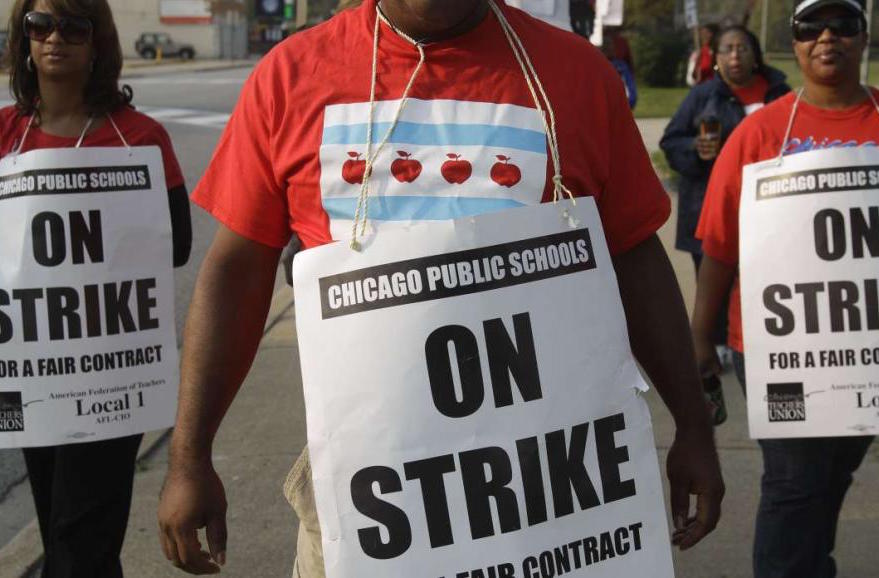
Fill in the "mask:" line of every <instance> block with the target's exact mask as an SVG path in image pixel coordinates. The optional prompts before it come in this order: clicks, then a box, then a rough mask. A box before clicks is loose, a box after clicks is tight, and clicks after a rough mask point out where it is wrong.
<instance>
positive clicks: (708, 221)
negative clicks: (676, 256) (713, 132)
mask: <svg viewBox="0 0 879 578" xmlns="http://www.w3.org/2000/svg"><path fill="white" fill-rule="evenodd" d="M865 12H866V11H865V2H864V0H819V1H815V0H800V1H799V2H797V3H796V4H795V7H794V15H793V16H794V18H793V20H792V23H793V36H794V53H795V55H796V57H797V62H798V63H799V66H800V68H801V69H802V71H803V80H804V85H805V86H804V89H803V91H802V92H801V93H800V95H799V96H797V95H795V94H789V95H787V96H785V97H783V98H780V99H779V100H777V101H775V102H773V103H771V104H769V105H767V106H766V107H764V108H763V109H761V110H759V111H757V112H755V113H754V114H752V115H751V116H749V117H748V118H747V119H745V120H744V121H743V122H742V124H740V125H739V127H738V128H737V129H736V131H735V132H734V133H733V134H732V136H731V137H730V139H729V140H728V141H727V142H726V144H725V145H724V147H723V150H722V151H721V153H720V156H719V157H718V158H717V161H716V162H715V165H714V170H713V172H712V174H711V179H710V181H709V183H708V189H707V191H706V194H705V204H704V207H703V209H702V216H701V218H700V221H699V226H698V229H697V231H696V236H697V237H698V238H700V239H701V240H702V252H703V255H704V256H703V260H702V266H701V268H700V270H699V283H698V288H697V292H696V305H695V311H694V315H693V322H692V324H693V338H694V343H695V346H696V355H697V360H698V362H699V366H700V369H701V370H702V372H703V375H704V374H711V373H717V372H718V371H719V369H720V368H719V364H718V361H717V357H716V355H715V352H714V348H713V346H712V343H711V338H710V335H711V328H712V325H713V320H714V319H715V317H716V315H717V313H718V311H719V310H720V308H721V303H722V301H723V298H724V295H726V293H727V291H729V290H730V287H732V293H731V296H730V304H729V345H730V347H731V348H732V349H733V350H734V354H733V362H734V365H735V368H736V374H737V375H738V377H739V380H740V381H741V382H742V383H743V384H744V380H745V375H744V374H745V371H744V369H745V356H744V353H743V352H744V342H743V335H742V316H741V313H742V310H741V297H740V292H739V280H738V264H739V203H740V199H741V196H742V169H743V167H744V166H745V165H749V164H753V163H757V162H760V161H765V160H768V159H771V158H776V157H778V156H779V155H792V154H797V153H800V152H806V151H809V150H817V149H826V148H834V147H875V146H877V140H879V114H877V106H876V105H875V104H874V102H875V100H876V99H877V98H879V92H877V91H876V90H875V89H872V88H871V89H865V88H864V87H863V86H861V83H860V62H861V58H862V54H863V51H864V47H865V46H866V43H867V33H866V14H865ZM868 90H869V91H871V92H872V94H871V93H870V92H868ZM798 100H799V103H798V104H797V101H798ZM783 225H784V224H783V223H780V224H779V226H783ZM872 439H873V438H872V437H869V436H852V437H824V438H822V437H809V438H786V439H761V440H759V442H760V447H761V450H762V451H763V463H764V474H763V477H762V480H761V500H760V508H759V510H758V513H757V523H756V534H755V537H754V554H753V561H754V576H755V578H800V577H814V578H832V577H833V576H836V563H835V561H834V559H833V556H832V553H833V549H834V539H835V535H836V525H837V521H838V519H839V513H840V509H841V507H842V503H843V499H844V497H845V494H846V492H847V490H848V488H849V486H850V485H851V483H852V479H853V473H854V472H855V470H857V469H858V467H859V466H860V464H861V461H862V460H863V459H864V456H865V455H866V453H867V451H868V449H869V447H870V443H871V442H872Z"/></svg>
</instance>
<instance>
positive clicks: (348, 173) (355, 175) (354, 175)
mask: <svg viewBox="0 0 879 578" xmlns="http://www.w3.org/2000/svg"><path fill="white" fill-rule="evenodd" d="M348 156H349V157H351V160H348V161H345V163H344V164H343V165H342V178H343V179H345V182H347V183H351V184H352V185H359V184H360V183H362V182H363V173H365V172H366V161H364V160H360V153H357V152H354V151H350V152H349V153H348Z"/></svg>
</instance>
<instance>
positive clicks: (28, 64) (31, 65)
mask: <svg viewBox="0 0 879 578" xmlns="http://www.w3.org/2000/svg"><path fill="white" fill-rule="evenodd" d="M24 65H25V67H26V68H27V69H28V70H29V71H30V72H33V71H34V57H33V56H31V55H30V54H28V55H27V59H26V60H25V61H24Z"/></svg>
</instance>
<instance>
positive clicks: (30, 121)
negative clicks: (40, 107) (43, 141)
mask: <svg viewBox="0 0 879 578" xmlns="http://www.w3.org/2000/svg"><path fill="white" fill-rule="evenodd" d="M35 116H36V115H35V114H32V115H31V117H30V118H29V119H28V121H27V126H26V127H24V134H23V135H21V142H19V143H18V146H17V147H15V151H14V155H15V156H14V157H12V164H15V162H16V157H17V156H18V155H20V154H21V151H22V149H24V141H26V140H27V135H28V133H29V132H30V131H31V127H32V126H33V125H34V117H35Z"/></svg>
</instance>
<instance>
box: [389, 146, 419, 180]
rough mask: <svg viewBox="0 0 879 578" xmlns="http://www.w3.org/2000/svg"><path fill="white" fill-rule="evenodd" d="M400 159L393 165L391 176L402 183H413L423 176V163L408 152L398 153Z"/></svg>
mask: <svg viewBox="0 0 879 578" xmlns="http://www.w3.org/2000/svg"><path fill="white" fill-rule="evenodd" d="M397 154H398V155H400V158H398V159H397V160H395V161H394V162H392V163H391V174H393V175H394V178H395V179H397V180H398V181H400V182H401V183H411V182H413V181H414V180H415V179H417V178H418V175H420V174H421V163H419V162H418V161H416V160H415V159H413V158H412V155H411V154H410V153H407V152H406V151H397Z"/></svg>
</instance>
